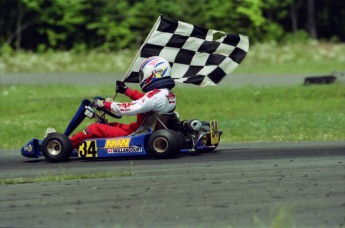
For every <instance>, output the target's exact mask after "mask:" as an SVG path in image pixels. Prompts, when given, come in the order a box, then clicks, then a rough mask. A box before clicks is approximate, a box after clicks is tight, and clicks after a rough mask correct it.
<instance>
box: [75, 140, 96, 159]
mask: <svg viewBox="0 0 345 228" xmlns="http://www.w3.org/2000/svg"><path fill="white" fill-rule="evenodd" d="M78 157H82V158H97V157H98V153H97V145H96V141H94V140H92V141H83V142H82V143H81V144H80V145H79V153H78Z"/></svg>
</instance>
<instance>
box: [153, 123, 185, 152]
mask: <svg viewBox="0 0 345 228" xmlns="http://www.w3.org/2000/svg"><path fill="white" fill-rule="evenodd" d="M179 134H180V132H177V131H173V130H170V129H161V130H158V131H155V132H153V133H152V135H151V136H150V138H149V142H148V149H149V152H150V153H151V154H152V155H153V156H154V157H155V158H173V157H175V156H176V155H177V154H178V152H179V151H180V149H181V147H182V143H183V142H182V137H181V136H180V135H179Z"/></svg>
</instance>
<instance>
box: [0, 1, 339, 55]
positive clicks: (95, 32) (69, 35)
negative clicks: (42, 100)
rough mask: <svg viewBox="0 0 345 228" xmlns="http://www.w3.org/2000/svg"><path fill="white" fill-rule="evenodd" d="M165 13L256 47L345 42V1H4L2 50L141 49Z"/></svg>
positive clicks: (0, 21) (1, 4) (0, 13)
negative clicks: (311, 41)
mask: <svg viewBox="0 0 345 228" xmlns="http://www.w3.org/2000/svg"><path fill="white" fill-rule="evenodd" d="M160 14H163V15H166V16H168V17H171V18H175V19H178V20H182V21H187V22H190V23H193V24H197V25H201V26H203V27H208V28H213V29H217V30H223V31H226V32H230V33H242V34H245V35H248V36H249V37H250V38H251V43H255V42H266V41H270V40H275V41H278V42H288V41H291V40H293V39H297V40H303V39H307V38H309V37H311V38H317V39H324V40H330V41H344V40H345V26H343V25H344V24H345V1H339V0H317V1H316V0H305V1H300V0H265V1H264V0H175V1H168V0H165V1H164V0H163V1H162V0H160V1H158V0H137V1H136V0H116V1H110V0H0V27H1V34H0V48H1V52H2V53H4V52H11V50H13V49H16V50H18V49H24V50H30V51H39V52H42V51H47V50H73V51H77V52H82V51H85V50H91V49H93V50H94V49H97V50H100V51H114V50H119V49H128V48H137V47H139V46H140V44H141V43H142V42H143V40H144V39H145V37H146V35H147V34H148V32H149V30H150V29H151V27H152V25H153V24H154V22H155V20H156V19H157V17H158V16H159V15H160Z"/></svg>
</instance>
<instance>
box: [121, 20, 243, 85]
mask: <svg viewBox="0 0 345 228" xmlns="http://www.w3.org/2000/svg"><path fill="white" fill-rule="evenodd" d="M248 49H249V40H248V37H247V36H243V35H234V34H226V33H224V32H221V31H216V30H211V29H206V28H202V27H199V26H196V25H192V24H188V23H186V22H181V21H177V20H172V19H170V18H167V17H163V16H160V17H159V18H158V20H157V21H156V23H155V25H154V26H153V28H152V30H151V32H150V34H149V35H148V36H147V38H146V40H145V42H144V44H143V45H142V46H141V48H140V50H139V52H138V53H137V56H136V58H135V59H134V61H133V62H132V64H131V66H130V67H129V69H128V71H127V73H126V75H125V79H124V81H125V82H139V81H138V80H139V73H138V71H139V67H140V64H141V63H142V61H143V60H145V59H146V58H148V57H151V56H161V57H163V58H165V59H166V60H168V61H169V63H170V64H171V67H172V70H171V74H172V75H171V77H172V78H173V79H174V80H175V81H177V82H183V83H192V84H196V85H200V86H206V85H216V84H218V83H219V82H220V81H221V80H222V79H223V78H224V77H225V76H226V75H228V74H230V73H231V72H232V71H234V70H235V69H236V67H237V66H238V65H239V64H240V63H241V62H242V60H243V59H244V57H245V56H246V54H247V52H248Z"/></svg>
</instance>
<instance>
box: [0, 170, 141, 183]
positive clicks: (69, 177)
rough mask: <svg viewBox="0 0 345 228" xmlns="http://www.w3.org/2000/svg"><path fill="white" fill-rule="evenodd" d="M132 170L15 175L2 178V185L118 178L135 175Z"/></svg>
mask: <svg viewBox="0 0 345 228" xmlns="http://www.w3.org/2000/svg"><path fill="white" fill-rule="evenodd" d="M133 175H134V173H133V172H131V171H121V172H96V173H77V174H60V175H56V174H47V175H41V176H37V177H13V178H0V185H9V184H25V183H39V182H50V181H65V180H81V179H98V178H116V177H129V176H133Z"/></svg>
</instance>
